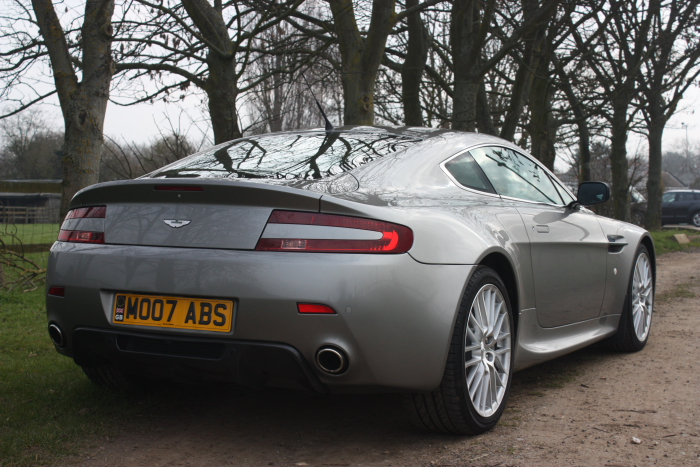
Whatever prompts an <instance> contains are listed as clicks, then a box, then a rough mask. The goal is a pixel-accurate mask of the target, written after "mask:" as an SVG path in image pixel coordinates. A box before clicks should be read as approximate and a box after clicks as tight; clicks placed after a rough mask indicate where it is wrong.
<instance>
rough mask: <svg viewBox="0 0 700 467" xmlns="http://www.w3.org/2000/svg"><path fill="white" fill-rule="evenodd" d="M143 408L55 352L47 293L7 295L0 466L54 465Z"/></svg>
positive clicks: (2, 316)
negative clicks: (105, 387) (99, 384)
mask: <svg viewBox="0 0 700 467" xmlns="http://www.w3.org/2000/svg"><path fill="white" fill-rule="evenodd" d="M139 402H141V403H139ZM142 402H143V401H134V400H133V399H131V398H129V397H126V396H125V395H123V394H114V393H111V392H109V391H107V390H103V389H101V388H98V387H96V386H94V385H93V384H92V383H90V382H89V381H88V379H87V378H86V377H85V376H84V375H83V373H82V371H81V370H80V368H79V367H78V366H76V365H75V363H73V360H71V359H69V358H66V357H64V356H61V355H59V354H58V353H57V352H56V350H55V349H54V347H53V344H52V343H51V341H50V340H49V337H48V333H47V332H46V314H45V311H44V290H43V288H41V289H39V290H35V291H32V292H28V293H24V294H22V293H7V292H0V466H2V467H9V466H13V467H14V466H28V465H45V464H51V463H55V462H56V461H57V460H58V459H60V458H64V457H65V456H69V455H71V454H74V453H76V452H78V450H79V449H80V448H84V447H86V446H88V445H89V444H90V443H91V442H94V441H95V440H96V439H98V438H100V437H104V436H109V435H111V434H113V433H115V432H118V431H119V428H117V427H123V426H124V423H125V422H126V420H127V419H128V418H129V417H132V416H134V415H135V414H136V413H139V412H143V411H144V410H145V407H147V406H145V405H143V404H142Z"/></svg>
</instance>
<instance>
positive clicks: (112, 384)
mask: <svg viewBox="0 0 700 467" xmlns="http://www.w3.org/2000/svg"><path fill="white" fill-rule="evenodd" d="M81 368H82V369H83V372H84V373H85V375H87V377H88V378H89V379H90V381H92V382H93V383H95V384H96V385H98V386H103V387H106V388H109V389H112V390H115V391H143V390H145V389H146V388H148V386H150V385H151V384H152V381H151V380H149V379H147V378H144V377H141V376H137V375H132V374H129V373H124V372H123V371H122V370H120V369H119V368H117V367H114V366H112V365H109V364H102V365H95V366H83V367H81Z"/></svg>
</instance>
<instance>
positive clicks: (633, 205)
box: [630, 187, 647, 227]
mask: <svg viewBox="0 0 700 467" xmlns="http://www.w3.org/2000/svg"><path fill="white" fill-rule="evenodd" d="M646 217H647V199H646V198H645V197H644V195H643V194H641V193H640V192H639V191H638V190H637V189H636V188H635V187H630V218H631V222H632V223H633V224H635V225H638V226H640V227H643V226H644V220H645V219H646Z"/></svg>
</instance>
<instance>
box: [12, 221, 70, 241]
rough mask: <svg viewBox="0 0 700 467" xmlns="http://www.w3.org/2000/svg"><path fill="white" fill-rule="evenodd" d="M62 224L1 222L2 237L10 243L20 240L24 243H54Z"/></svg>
mask: <svg viewBox="0 0 700 467" xmlns="http://www.w3.org/2000/svg"><path fill="white" fill-rule="evenodd" d="M59 227H60V224H0V238H2V240H3V242H5V243H6V244H8V245H16V244H17V243H18V242H17V240H19V241H20V242H22V244H24V245H36V244H46V243H53V242H55V241H56V238H57V237H58V230H59Z"/></svg>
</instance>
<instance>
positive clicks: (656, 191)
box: [644, 95, 666, 230]
mask: <svg viewBox="0 0 700 467" xmlns="http://www.w3.org/2000/svg"><path fill="white" fill-rule="evenodd" d="M659 99H661V96H660V95H656V96H655V98H654V99H652V100H653V101H652V102H649V122H648V128H647V130H648V132H649V133H648V136H647V138H648V141H649V174H648V177H647V213H646V216H645V218H644V228H646V229H647V230H660V229H661V197H662V196H663V193H664V186H663V180H662V179H661V160H662V149H661V148H662V146H661V142H662V138H663V134H664V127H665V126H666V116H665V115H664V111H663V108H662V103H661V102H660V101H659Z"/></svg>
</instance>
